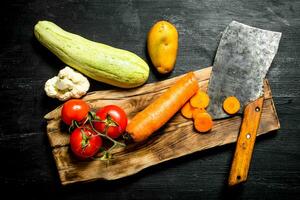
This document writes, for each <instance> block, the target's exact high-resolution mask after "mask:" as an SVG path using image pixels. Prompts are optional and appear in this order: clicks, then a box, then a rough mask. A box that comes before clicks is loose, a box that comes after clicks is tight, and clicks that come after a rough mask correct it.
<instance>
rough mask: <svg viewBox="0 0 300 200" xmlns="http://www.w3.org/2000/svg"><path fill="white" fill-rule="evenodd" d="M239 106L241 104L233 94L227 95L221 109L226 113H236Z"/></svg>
mask: <svg viewBox="0 0 300 200" xmlns="http://www.w3.org/2000/svg"><path fill="white" fill-rule="evenodd" d="M240 108H241V104H240V102H239V100H238V99H237V98H236V97H234V96H230V97H227V98H226V99H225V100H224V102H223V109H224V111H225V112H226V113H227V114H230V115H233V114H235V113H237V112H238V111H239V110H240Z"/></svg>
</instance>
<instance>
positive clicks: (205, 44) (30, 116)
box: [0, 0, 300, 199]
mask: <svg viewBox="0 0 300 200" xmlns="http://www.w3.org/2000/svg"><path fill="white" fill-rule="evenodd" d="M299 14H300V1H297V0H295V1H284V0H282V1H276V0H268V1H260V0H255V1H248V0H243V1H234V0H228V1H225V0H224V1H222V0H210V1H204V0H203V1H200V0H199V1H197V0H187V1H184V0H182V1H179V0H176V1H174V0H168V1H158V0H157V1H153V0H141V1H133V0H132V1H112V0H111V1H109V0H107V1H100V0H99V1H96V0H94V1H75V0H73V1H72V0H69V1H60V0H56V1H42V0H35V1H26V0H22V1H21V0H20V1H8V2H7V3H4V2H3V1H2V3H1V6H0V23H1V24H0V25H1V26H0V27H1V40H0V49H1V51H0V70H1V71H0V88H1V89H0V90H1V93H0V109H1V112H0V119H1V121H0V158H1V164H0V184H1V185H0V191H1V196H2V197H3V196H5V195H6V194H8V195H10V197H13V196H16V195H22V197H27V198H26V199H59V198H64V199H115V198H117V199H196V198H197V199H222V198H226V197H231V199H235V198H238V199H240V198H243V199H296V198H297V197H298V198H299V196H300V99H299V97H300V83H299V80H300V65H299V63H300V37H299V35H300V16H299ZM161 19H165V20H169V21H170V22H172V23H173V24H175V26H176V27H177V29H178V31H179V38H180V39H179V54H178V59H177V64H176V67H175V70H174V71H173V72H172V73H171V74H170V75H169V76H168V77H174V76H177V75H180V74H183V73H185V72H187V71H189V70H197V69H200V68H204V67H205V66H209V65H211V64H212V62H213V58H214V55H215V52H216V48H217V45H218V40H219V38H220V32H221V31H223V30H224V28H225V27H226V25H228V24H229V23H230V22H231V21H232V20H237V21H240V22H243V23H246V24H249V25H252V26H256V27H260V28H264V29H270V30H273V31H281V32H282V33H283V37H282V40H281V43H280V47H279V52H278V54H277V56H276V58H275V60H274V62H273V64H272V66H271V69H270V71H269V73H268V75H267V77H268V79H269V81H270V84H271V88H272V91H273V96H274V101H275V104H276V108H277V111H278V115H279V118H280V122H281V129H280V130H279V131H277V132H276V133H272V134H269V135H268V136H264V137H262V138H259V139H258V141H257V144H256V146H255V152H254V155H253V156H254V157H253V160H252V165H251V170H250V177H249V180H248V182H247V183H246V184H244V185H243V186H240V187H238V188H235V189H233V190H229V189H227V187H226V180H227V177H228V171H229V166H230V163H231V159H232V155H233V152H234V148H235V145H227V146H224V147H220V148H216V149H213V150H209V151H205V152H200V153H195V154H193V155H190V156H186V157H183V158H179V159H176V160H173V161H169V162H167V163H163V164H160V165H158V166H155V167H151V168H148V169H146V170H144V171H142V172H141V173H139V174H137V175H134V176H131V177H128V178H125V179H121V180H117V181H111V182H105V181H97V182H93V183H87V184H82V185H72V186H67V187H62V186H60V183H59V178H58V174H57V171H56V167H55V164H54V160H53V158H52V154H51V149H50V146H49V143H48V140H47V136H46V122H45V120H44V119H43V116H44V115H45V114H46V113H47V112H49V111H51V110H52V109H54V108H55V107H56V106H58V105H59V104H60V102H59V101H57V100H53V99H50V98H48V97H47V96H46V95H45V93H44V90H43V88H44V83H45V81H46V80H48V79H49V78H50V77H53V76H54V75H56V74H57V73H58V71H59V69H61V68H62V67H64V64H63V63H62V62H61V61H59V60H58V59H57V58H56V57H55V56H53V55H52V54H51V53H50V52H49V51H48V50H46V49H45V48H44V47H43V46H41V45H40V44H39V43H38V42H37V40H36V39H35V38H34V36H33V27H34V25H35V24H36V23H37V21H39V20H49V21H53V22H55V23H57V24H58V25H60V26H61V27H63V28H64V29H66V30H69V31H71V32H74V33H77V34H80V35H82V36H84V37H86V38H89V39H91V40H95V41H99V42H102V43H106V44H109V45H112V46H115V47H119V48H123V49H127V50H130V51H133V52H135V53H136V54H138V55H139V56H141V57H142V58H144V59H146V60H147V61H148V62H149V58H148V57H147V54H146V50H145V41H146V36H147V32H148V31H149V29H150V27H151V26H152V25H153V23H154V22H155V21H157V20H161ZM168 77H159V76H158V75H157V74H156V73H154V72H153V71H151V73H150V78H149V80H148V82H149V83H150V82H155V81H158V80H163V79H166V78H168ZM91 85H92V86H91V90H90V91H92V90H101V89H108V88H112V87H111V86H107V85H104V84H101V83H98V82H95V81H91Z"/></svg>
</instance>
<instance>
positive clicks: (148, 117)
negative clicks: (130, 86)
mask: <svg viewBox="0 0 300 200" xmlns="http://www.w3.org/2000/svg"><path fill="white" fill-rule="evenodd" d="M198 90H199V86H198V80H197V78H196V76H195V74H194V73H193V72H189V73H187V74H186V75H185V76H182V77H181V78H180V79H178V80H177V81H176V83H175V84H174V85H172V86H171V87H170V88H169V89H168V90H167V91H165V92H164V93H163V94H162V95H161V96H160V97H158V98H157V99H156V100H154V101H153V102H152V103H151V104H149V105H148V106H147V107H146V108H145V109H144V110H142V111H141V112H139V113H138V114H136V115H135V116H134V117H133V118H132V119H131V121H130V122H129V124H128V125H127V127H126V132H127V133H128V134H129V135H130V136H131V137H132V139H133V140H134V141H135V142H141V141H144V140H146V139H147V138H148V137H149V136H150V135H152V133H154V132H155V131H157V130H158V129H159V128H161V127H162V126H163V125H164V124H165V123H167V121H168V120H170V119H171V118H172V117H173V116H174V115H175V114H176V113H177V112H178V111H179V110H180V108H181V107H182V106H183V105H184V104H185V103H186V102H188V101H189V99H190V98H191V97H192V96H193V95H194V94H195V93H196V92H197V91H198Z"/></svg>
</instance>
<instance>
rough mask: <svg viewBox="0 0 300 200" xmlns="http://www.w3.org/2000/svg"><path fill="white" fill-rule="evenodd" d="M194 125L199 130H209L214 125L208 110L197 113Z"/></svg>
mask: <svg viewBox="0 0 300 200" xmlns="http://www.w3.org/2000/svg"><path fill="white" fill-rule="evenodd" d="M194 126H195V129H196V130H197V131H199V132H207V131H209V130H210V129H211V128H212V126H213V121H212V118H211V116H210V115H209V114H208V113H206V112H204V113H199V114H197V115H196V118H195V120H194Z"/></svg>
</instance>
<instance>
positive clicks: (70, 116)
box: [61, 99, 90, 125]
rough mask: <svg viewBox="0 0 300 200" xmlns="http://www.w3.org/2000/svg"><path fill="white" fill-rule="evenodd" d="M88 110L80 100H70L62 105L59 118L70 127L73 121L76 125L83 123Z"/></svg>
mask: <svg viewBox="0 0 300 200" xmlns="http://www.w3.org/2000/svg"><path fill="white" fill-rule="evenodd" d="M89 110H90V106H89V105H88V104H87V103H86V102H85V101H83V100H81V99H71V100H69V101H67V102H66V103H64V105H63V107H62V109H61V118H62V120H63V122H65V123H66V124H67V125H71V124H72V121H73V120H75V121H77V122H78V123H80V122H82V121H84V120H85V119H86V118H87V116H88V112H89Z"/></svg>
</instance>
